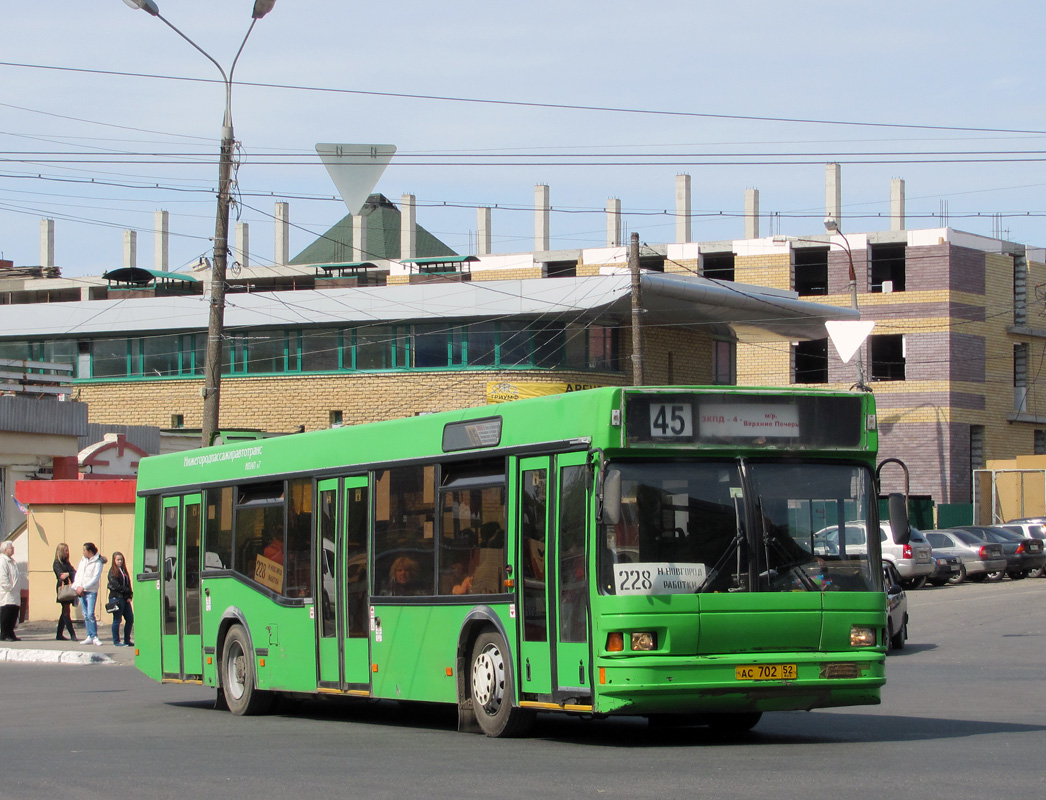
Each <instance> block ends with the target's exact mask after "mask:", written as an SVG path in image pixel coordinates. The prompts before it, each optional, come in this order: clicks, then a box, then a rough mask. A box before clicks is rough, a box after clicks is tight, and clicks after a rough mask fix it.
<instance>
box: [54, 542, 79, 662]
mask: <svg viewBox="0 0 1046 800" xmlns="http://www.w3.org/2000/svg"><path fill="white" fill-rule="evenodd" d="M54 576H55V578H56V579H57V581H58V584H57V585H56V586H55V592H56V593H57V595H58V598H57V601H58V602H59V603H60V604H61V606H62V614H61V616H59V617H58V632H57V633H56V634H55V637H54V638H55V639H58V640H60V641H65V640H66V638H67V637H66V636H64V635H63V634H64V632H65V631H66V630H68V631H69V636H68V638H69V639H72V640H73V641H75V640H76V631H74V630H73V617H72V615H71V614H70V613H69V609H70V607H71V606H72V605H73V603H75V602H76V601H77V600H78V599H79V598H77V596H76V590H75V589H74V588H73V580H74V579H75V578H76V570H75V569H73V565H72V563H71V562H70V561H69V545H67V544H66V543H65V542H62V543H61V544H59V545H58V547H56V548H55V551H54Z"/></svg>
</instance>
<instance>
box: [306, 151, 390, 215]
mask: <svg viewBox="0 0 1046 800" xmlns="http://www.w3.org/2000/svg"><path fill="white" fill-rule="evenodd" d="M316 152H317V153H318V154H319V156H320V160H321V161H323V166H325V167H326V168H327V174H328V175H330V176H331V180H332V181H334V185H335V186H336V187H338V192H339V193H340V194H341V199H342V201H343V202H344V203H345V205H346V206H348V209H349V213H350V214H352V215H353V216H355V215H356V214H359V213H360V209H362V208H363V204H364V203H366V202H367V198H368V197H370V193H371V191H372V190H373V189H374V187H375V186H376V185H377V183H378V179H379V178H380V177H381V173H383V172H384V171H385V167H387V166H388V165H389V162H390V161H391V160H392V156H393V154H395V152H396V145H394V144H318V145H316Z"/></svg>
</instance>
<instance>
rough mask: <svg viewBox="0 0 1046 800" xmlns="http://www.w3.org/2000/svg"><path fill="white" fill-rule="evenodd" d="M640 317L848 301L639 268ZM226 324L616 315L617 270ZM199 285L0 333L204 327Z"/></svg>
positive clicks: (796, 335) (486, 284) (293, 301)
mask: <svg viewBox="0 0 1046 800" xmlns="http://www.w3.org/2000/svg"><path fill="white" fill-rule="evenodd" d="M641 287H642V288H641V298H642V300H641V302H642V306H643V308H644V311H645V314H644V322H648V323H651V324H660V325H686V324H706V325H713V326H726V327H730V328H732V329H734V330H736V331H738V332H739V333H742V332H743V334H744V336H745V337H746V338H751V336H753V335H755V336H761V337H771V338H786V339H819V338H822V337H824V336H825V335H826V332H825V327H824V323H825V321H826V320H855V319H858V318H859V315H858V314H857V312H855V311H853V310H851V309H850V308H849V307H841V306H832V305H822V304H820V303H814V302H809V301H805V300H799V299H798V296H797V295H796V294H795V293H794V292H784V291H780V290H775V289H768V288H766V287H761V286H751V285H747V284H741V283H730V282H725V281H714V280H708V279H705V278H698V277H688V276H675V275H664V274H660V273H649V272H646V273H643V275H642V280H641ZM225 300H226V311H225V326H226V328H230V329H232V328H259V327H297V326H332V325H346V324H361V323H372V324H373V323H379V322H390V323H394V322H405V321H428V320H437V319H476V318H505V317H515V316H520V317H541V316H552V317H555V318H557V319H588V320H591V319H593V318H596V317H599V318H603V319H615V320H619V321H620V320H623V319H626V318H627V317H628V316H629V315H630V313H631V279H630V276H629V275H628V274H627V273H616V274H613V275H598V276H592V277H576V278H543V279H541V278H539V279H532V280H509V281H475V282H461V283H449V282H448V283H442V282H433V283H424V284H414V285H396V286H361V287H355V288H337V289H322V290H303V291H285V292H257V293H230V294H227V295H226V298H225ZM208 306H209V301H208V298H206V297H204V296H200V295H194V296H177V297H169V296H165V297H146V298H127V299H109V300H91V301H84V302H75V303H34V304H26V305H9V306H5V307H4V311H3V314H2V315H0V319H2V322H0V338H4V339H26V338H33V339H37V338H54V337H65V336H84V337H92V336H94V337H97V336H104V335H106V334H112V335H126V334H133V333H141V334H157V333H161V332H169V333H178V332H184V331H194V330H195V331H199V330H206V328H207V316H208Z"/></svg>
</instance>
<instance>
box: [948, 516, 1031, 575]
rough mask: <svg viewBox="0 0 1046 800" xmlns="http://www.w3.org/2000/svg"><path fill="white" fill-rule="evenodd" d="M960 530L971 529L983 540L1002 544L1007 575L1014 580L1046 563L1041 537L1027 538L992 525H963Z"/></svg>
mask: <svg viewBox="0 0 1046 800" xmlns="http://www.w3.org/2000/svg"><path fill="white" fill-rule="evenodd" d="M959 530H963V531H969V532H970V533H972V534H973V535H974V536H976V537H978V538H979V539H981V541H984V542H998V543H999V544H1001V545H1002V552H1003V554H1004V555H1005V556H1006V575H1008V576H1009V577H1010V578H1011V579H1013V580H1019V579H1021V578H1026V577H1028V575H1029V574H1031V572H1032V571H1033V570H1038V569H1041V568H1042V567H1043V565H1044V564H1046V554H1044V553H1043V542H1042V541H1041V540H1039V539H1026V538H1024V537H1023V536H1021V535H1019V534H1015V533H1010V532H1009V531H1004V530H1002V529H1000V528H996V527H993V526H991V525H963V526H961V527H960V528H959ZM1001 577H1002V576H1000V578H1001Z"/></svg>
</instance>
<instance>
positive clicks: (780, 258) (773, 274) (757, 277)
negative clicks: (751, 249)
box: [734, 253, 792, 291]
mask: <svg viewBox="0 0 1046 800" xmlns="http://www.w3.org/2000/svg"><path fill="white" fill-rule="evenodd" d="M734 280H735V281H737V282H738V283H751V284H753V285H754V286H767V287H769V288H771V289H784V290H786V291H791V290H792V257H791V255H790V254H789V253H767V254H764V255H758V256H737V257H736V258H735V259H734Z"/></svg>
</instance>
